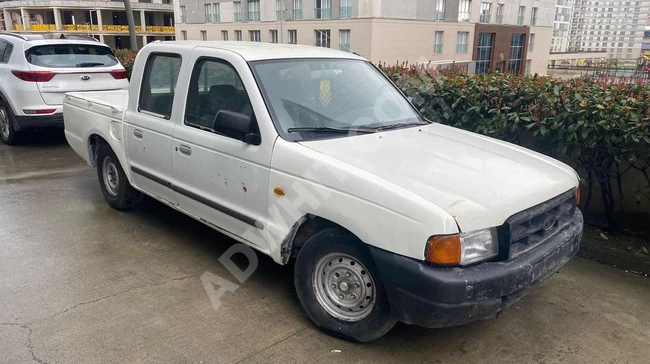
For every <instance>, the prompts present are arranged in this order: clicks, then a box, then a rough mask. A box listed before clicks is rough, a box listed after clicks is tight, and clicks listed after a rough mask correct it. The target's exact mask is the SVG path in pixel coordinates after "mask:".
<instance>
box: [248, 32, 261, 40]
mask: <svg viewBox="0 0 650 364" xmlns="http://www.w3.org/2000/svg"><path fill="white" fill-rule="evenodd" d="M248 38H249V39H250V41H251V42H261V41H262V37H261V36H260V31H259V30H249V31H248Z"/></svg>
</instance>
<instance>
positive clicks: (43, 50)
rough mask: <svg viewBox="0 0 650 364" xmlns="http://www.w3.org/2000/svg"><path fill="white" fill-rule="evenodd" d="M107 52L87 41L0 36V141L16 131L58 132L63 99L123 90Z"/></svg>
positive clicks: (121, 73)
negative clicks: (76, 93)
mask: <svg viewBox="0 0 650 364" xmlns="http://www.w3.org/2000/svg"><path fill="white" fill-rule="evenodd" d="M128 85H129V81H128V79H127V73H126V70H125V69H124V67H122V65H121V64H120V62H119V61H118V60H117V58H115V55H113V52H112V51H111V49H110V48H109V47H108V46H106V45H105V44H102V43H99V42H98V41H96V40H93V39H92V38H90V37H80V36H63V35H61V36H57V35H54V34H35V35H25V34H16V33H0V139H2V141H3V142H4V143H5V144H9V145H11V144H15V143H16V142H17V140H18V136H19V134H20V133H21V132H22V131H27V130H35V129H44V128H57V127H58V128H62V127H63V112H62V107H63V95H64V94H65V93H66V92H70V91H100V90H118V89H124V88H127V87H128Z"/></svg>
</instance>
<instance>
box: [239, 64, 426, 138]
mask: <svg viewBox="0 0 650 364" xmlns="http://www.w3.org/2000/svg"><path fill="white" fill-rule="evenodd" d="M251 65H252V69H253V73H254V74H255V77H256V79H257V82H258V84H259V85H260V89H261V91H262V93H263V96H264V99H265V101H266V104H267V107H268V108H269V110H270V112H271V116H272V118H273V121H274V123H275V125H276V128H277V129H278V132H279V133H280V135H281V136H282V137H283V138H285V139H287V140H292V141H295V140H304V139H317V138H322V137H340V136H346V135H356V134H362V133H368V132H377V131H381V130H386V129H395V128H400V127H409V126H413V125H418V124H424V123H427V122H426V121H425V120H423V119H422V117H421V116H420V115H419V114H418V112H417V111H416V110H415V109H414V108H413V106H412V105H411V104H410V103H409V102H408V101H407V100H406V99H405V98H404V96H402V94H401V93H400V92H399V91H397V90H396V89H395V87H394V86H393V85H392V84H391V83H390V82H389V81H388V80H387V79H386V78H385V77H384V76H383V75H382V74H381V72H380V71H378V70H377V69H376V68H375V67H373V66H372V65H371V64H369V63H368V62H366V61H360V60H348V59H291V60H271V61H268V60H265V61H258V62H251ZM346 131H350V133H346Z"/></svg>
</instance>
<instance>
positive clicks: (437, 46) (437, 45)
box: [433, 32, 445, 54]
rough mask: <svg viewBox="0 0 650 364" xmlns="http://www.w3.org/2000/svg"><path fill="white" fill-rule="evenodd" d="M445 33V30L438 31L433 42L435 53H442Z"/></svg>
mask: <svg viewBox="0 0 650 364" xmlns="http://www.w3.org/2000/svg"><path fill="white" fill-rule="evenodd" d="M444 34H445V33H444V32H436V35H435V39H434V42H433V53H435V54H442V38H443V37H444Z"/></svg>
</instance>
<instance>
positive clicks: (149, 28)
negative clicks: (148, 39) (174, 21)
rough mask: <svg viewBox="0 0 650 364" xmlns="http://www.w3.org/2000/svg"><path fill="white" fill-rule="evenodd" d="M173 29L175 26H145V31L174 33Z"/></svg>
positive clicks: (174, 29)
mask: <svg viewBox="0 0 650 364" xmlns="http://www.w3.org/2000/svg"><path fill="white" fill-rule="evenodd" d="M175 31H176V28H175V27H171V26H162V25H150V26H147V33H174V32H175Z"/></svg>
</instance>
